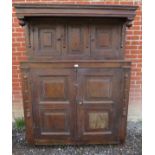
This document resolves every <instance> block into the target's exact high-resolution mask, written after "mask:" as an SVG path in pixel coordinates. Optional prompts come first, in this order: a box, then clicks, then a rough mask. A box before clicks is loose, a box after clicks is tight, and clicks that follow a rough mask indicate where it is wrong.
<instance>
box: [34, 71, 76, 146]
mask: <svg viewBox="0 0 155 155" xmlns="http://www.w3.org/2000/svg"><path fill="white" fill-rule="evenodd" d="M32 77H33V81H32V90H33V102H32V103H33V115H34V131H35V132H34V134H35V140H38V141H40V142H41V141H42V142H43V141H44V142H45V143H46V140H47V141H49V140H50V142H51V143H57V144H58V143H65V142H66V143H67V142H70V141H71V140H72V138H73V136H74V126H75V117H74V115H75V112H74V111H75V102H74V92H75V91H74V87H73V86H74V83H73V81H74V77H75V76H74V71H73V70H72V69H33V70H32Z"/></svg>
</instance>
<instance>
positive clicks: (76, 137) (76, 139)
mask: <svg viewBox="0 0 155 155" xmlns="http://www.w3.org/2000/svg"><path fill="white" fill-rule="evenodd" d="M78 67H79V65H78V64H74V71H75V78H74V79H75V83H74V87H75V114H74V118H75V119H74V120H75V129H74V143H75V144H76V142H77V141H78V139H79V137H78V125H77V123H78V113H77V110H78V109H77V108H78V107H77V104H78V85H79V84H78V76H77V74H78V73H77V72H78Z"/></svg>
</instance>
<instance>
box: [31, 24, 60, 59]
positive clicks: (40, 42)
mask: <svg viewBox="0 0 155 155" xmlns="http://www.w3.org/2000/svg"><path fill="white" fill-rule="evenodd" d="M61 34H62V26H61V25H60V24H52V25H49V24H47V25H46V24H45V25H44V24H41V25H39V26H35V27H34V35H33V36H34V38H33V41H34V50H33V55H34V57H49V56H50V57H60V56H61Z"/></svg>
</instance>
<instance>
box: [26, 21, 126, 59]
mask: <svg viewBox="0 0 155 155" xmlns="http://www.w3.org/2000/svg"><path fill="white" fill-rule="evenodd" d="M123 31H124V30H123V24H122V23H121V21H119V20H111V21H109V20H103V19H102V20H91V19H89V20H88V19H87V20H73V19H72V20H67V19H66V20H62V19H60V20H46V21H41V20H39V21H34V20H33V22H29V25H28V26H27V33H28V39H27V41H28V42H29V43H28V44H29V45H30V46H28V51H29V52H30V53H29V58H30V59H39V60H45V59H51V60H52V59H103V60H108V59H123V39H124V35H125V34H124V32H123Z"/></svg>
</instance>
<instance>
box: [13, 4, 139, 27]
mask: <svg viewBox="0 0 155 155" xmlns="http://www.w3.org/2000/svg"><path fill="white" fill-rule="evenodd" d="M13 5H14V7H15V9H16V14H17V18H18V19H19V20H23V21H24V20H25V19H26V18H29V17H114V18H125V19H126V20H127V21H128V22H131V21H132V20H133V19H134V17H135V15H136V9H137V8H138V7H137V6H129V5H71V4H65V5H62V4H61V5H60V4H13ZM20 24H21V25H24V22H23V24H22V23H20Z"/></svg>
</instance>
